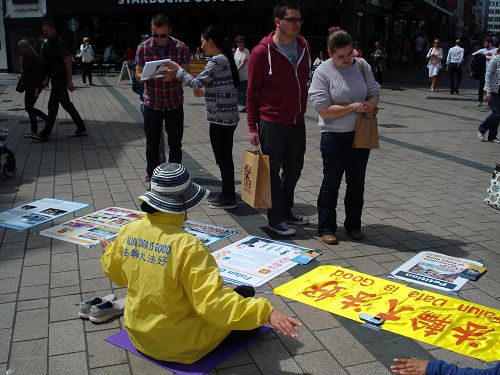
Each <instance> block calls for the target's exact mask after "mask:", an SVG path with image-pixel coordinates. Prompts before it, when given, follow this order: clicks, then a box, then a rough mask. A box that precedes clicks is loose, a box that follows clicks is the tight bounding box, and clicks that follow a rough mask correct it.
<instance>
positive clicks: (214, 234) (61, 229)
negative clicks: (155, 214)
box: [40, 207, 236, 247]
mask: <svg viewBox="0 0 500 375" xmlns="http://www.w3.org/2000/svg"><path fill="white" fill-rule="evenodd" d="M144 215H146V214H145V213H144V212H142V211H135V210H130V209H127V208H121V207H108V208H105V209H103V210H100V211H97V212H93V213H91V214H88V215H85V216H82V217H79V218H76V219H74V220H70V221H68V222H66V223H64V224H61V225H57V226H55V227H53V228H49V229H46V230H43V231H41V232H40V234H41V235H42V236H45V237H50V238H54V239H57V240H61V241H66V242H71V243H74V244H77V245H81V246H86V247H91V246H95V245H98V244H99V243H100V241H101V240H109V239H112V238H114V237H115V236H116V235H117V234H118V232H119V231H120V228H121V227H122V226H124V225H125V224H128V223H131V222H132V221H135V220H138V219H141V218H142V217H143V216H144ZM183 226H184V229H185V230H186V231H187V232H189V233H191V234H193V235H194V236H195V237H197V238H198V239H199V240H200V241H202V242H203V243H204V244H205V245H206V246H210V245H212V244H214V243H216V242H218V241H220V240H222V239H224V238H227V237H229V236H231V235H233V234H235V233H236V231H235V230H232V229H230V228H224V227H218V226H215V225H211V224H204V223H198V222H194V221H190V220H188V221H186V222H184V224H183Z"/></svg>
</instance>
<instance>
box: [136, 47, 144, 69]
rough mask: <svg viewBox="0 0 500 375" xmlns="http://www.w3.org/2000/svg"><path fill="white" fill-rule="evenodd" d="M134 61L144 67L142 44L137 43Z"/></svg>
mask: <svg viewBox="0 0 500 375" xmlns="http://www.w3.org/2000/svg"><path fill="white" fill-rule="evenodd" d="M135 63H136V64H137V65H139V66H140V67H144V64H145V62H144V48H143V44H142V43H141V44H139V46H138V47H137V51H136V52H135Z"/></svg>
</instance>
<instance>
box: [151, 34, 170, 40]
mask: <svg viewBox="0 0 500 375" xmlns="http://www.w3.org/2000/svg"><path fill="white" fill-rule="evenodd" d="M151 36H152V37H153V38H162V39H167V38H168V34H151Z"/></svg>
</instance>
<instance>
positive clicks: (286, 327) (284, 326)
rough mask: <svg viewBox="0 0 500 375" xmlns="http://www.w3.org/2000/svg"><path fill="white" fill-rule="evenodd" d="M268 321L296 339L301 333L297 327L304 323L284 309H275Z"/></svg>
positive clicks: (275, 327)
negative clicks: (286, 312)
mask: <svg viewBox="0 0 500 375" xmlns="http://www.w3.org/2000/svg"><path fill="white" fill-rule="evenodd" d="M268 322H269V325H270V326H271V327H273V328H274V329H277V330H278V331H280V332H281V333H282V334H284V335H285V336H291V337H293V338H294V339H297V338H299V333H298V332H297V331H296V330H295V327H302V323H301V322H299V321H298V320H297V319H295V318H292V317H291V316H289V315H287V314H285V313H284V312H283V311H280V310H278V309H274V310H273V312H272V313H271V316H269V320H268Z"/></svg>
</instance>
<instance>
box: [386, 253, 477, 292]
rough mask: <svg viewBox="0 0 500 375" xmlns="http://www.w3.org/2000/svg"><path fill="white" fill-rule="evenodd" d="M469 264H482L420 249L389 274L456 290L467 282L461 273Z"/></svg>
mask: <svg viewBox="0 0 500 375" xmlns="http://www.w3.org/2000/svg"><path fill="white" fill-rule="evenodd" d="M471 265H476V266H482V265H483V264H482V263H479V262H475V261H472V260H468V259H462V258H455V257H451V256H448V255H444V254H439V253H434V252H431V251H422V252H420V253H418V254H417V255H415V256H414V257H413V258H411V259H410V260H408V261H407V262H405V263H404V264H403V265H401V266H400V267H398V268H397V269H396V270H394V271H392V272H391V276H393V277H395V278H397V279H400V280H404V281H407V282H410V283H414V284H420V285H426V286H428V287H432V288H436V289H439V290H444V291H447V292H456V291H457V290H459V289H460V288H461V287H462V286H464V284H465V283H466V282H467V279H466V278H463V277H461V274H462V272H463V271H464V270H466V269H468V268H469V267H470V266H471Z"/></svg>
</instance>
